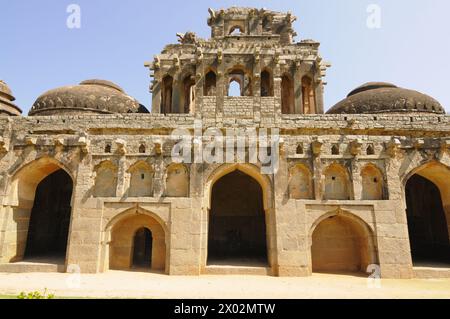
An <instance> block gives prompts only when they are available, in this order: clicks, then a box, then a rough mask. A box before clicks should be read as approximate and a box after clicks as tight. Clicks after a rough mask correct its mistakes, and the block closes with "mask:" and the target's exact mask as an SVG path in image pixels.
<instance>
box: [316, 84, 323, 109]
mask: <svg viewBox="0 0 450 319" xmlns="http://www.w3.org/2000/svg"><path fill="white" fill-rule="evenodd" d="M314 88H315V92H314V94H315V96H316V114H323V113H324V106H323V82H321V81H320V82H319V83H317V84H316V85H315V86H314Z"/></svg>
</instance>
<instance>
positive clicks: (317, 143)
mask: <svg viewBox="0 0 450 319" xmlns="http://www.w3.org/2000/svg"><path fill="white" fill-rule="evenodd" d="M322 145H323V142H322V140H321V139H315V140H314V141H313V142H312V143H311V150H312V153H313V155H314V156H319V155H320V153H321V152H322Z"/></svg>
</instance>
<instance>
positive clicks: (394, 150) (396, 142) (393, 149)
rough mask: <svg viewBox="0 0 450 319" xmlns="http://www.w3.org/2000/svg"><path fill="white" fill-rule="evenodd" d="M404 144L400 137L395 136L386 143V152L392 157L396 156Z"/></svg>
mask: <svg viewBox="0 0 450 319" xmlns="http://www.w3.org/2000/svg"><path fill="white" fill-rule="evenodd" d="M401 146H402V142H401V141H400V139H399V138H397V137H393V138H392V139H391V140H390V141H389V142H387V143H386V153H387V154H388V155H389V156H390V157H396V156H397V154H398V152H399V151H400V147H401Z"/></svg>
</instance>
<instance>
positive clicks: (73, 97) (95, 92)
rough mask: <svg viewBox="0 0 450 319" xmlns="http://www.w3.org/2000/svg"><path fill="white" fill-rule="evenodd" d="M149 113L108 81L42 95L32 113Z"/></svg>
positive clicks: (89, 81) (34, 105) (85, 82)
mask: <svg viewBox="0 0 450 319" xmlns="http://www.w3.org/2000/svg"><path fill="white" fill-rule="evenodd" d="M145 112H146V109H145V107H144V106H142V105H140V104H139V102H138V101H137V100H136V99H134V98H132V97H131V96H129V95H127V94H126V93H125V92H124V90H123V89H122V88H121V87H120V86H118V85H116V84H114V83H112V82H109V81H105V80H86V81H83V82H81V83H80V84H79V85H75V86H64V87H61V88H56V89H53V90H50V91H48V92H46V93H44V94H42V95H41V96H40V97H38V99H37V100H36V102H34V104H33V107H32V108H31V110H30V112H29V115H30V116H33V115H43V116H45V115H58V114H67V113H71V114H80V113H99V114H112V113H145ZM147 112H148V111H147Z"/></svg>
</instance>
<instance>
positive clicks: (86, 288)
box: [0, 271, 450, 299]
mask: <svg viewBox="0 0 450 319" xmlns="http://www.w3.org/2000/svg"><path fill="white" fill-rule="evenodd" d="M79 279H80V280H77V277H73V275H69V274H56V273H27V274H6V273H0V295H17V294H19V293H20V292H21V291H26V292H30V291H36V290H38V291H43V290H44V289H45V288H47V289H48V291H49V292H51V293H55V295H56V297H92V298H98V297H100V298H117V297H119V298H176V299H178V298H194V299H198V298H213V299H216V298H224V299H229V298H237V299H246V298H255V299H267V298H274V299H280V298H282V299H299V298H301V299H309V298H370V299H372V298H389V299H403V298H446V299H450V279H432V280H421V279H414V280H381V287H380V288H369V287H368V281H367V278H364V277H355V276H347V275H328V274H314V275H313V276H312V277H306V278H277V277H264V276H201V277H171V276H165V275H160V274H151V273H139V272H121V271H110V272H107V273H104V274H96V275H87V274H86V275H81V276H80V278H79ZM78 283H79V284H80V285H79V286H80V287H79V288H76V286H77V284H78Z"/></svg>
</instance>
